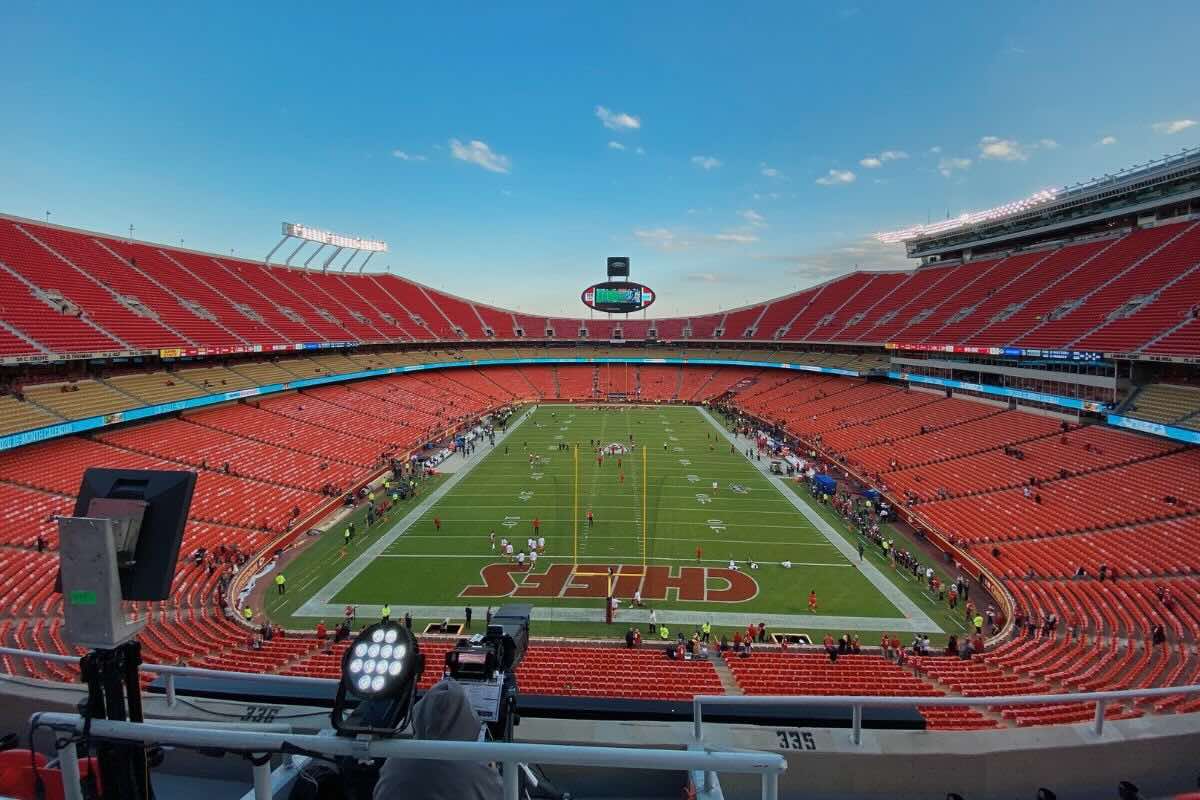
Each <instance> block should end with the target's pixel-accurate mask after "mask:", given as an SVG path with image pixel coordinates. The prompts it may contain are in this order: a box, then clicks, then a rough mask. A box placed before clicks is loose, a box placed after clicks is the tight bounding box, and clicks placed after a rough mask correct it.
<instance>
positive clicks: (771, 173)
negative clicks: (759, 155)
mask: <svg viewBox="0 0 1200 800" xmlns="http://www.w3.org/2000/svg"><path fill="white" fill-rule="evenodd" d="M758 166H759V170H758V171H759V173H761V174H762V175H764V176H765V177H768V178H778V177H780V176H781V175H782V174H783V173H782V172H780V171H779V170H777V169H776V168H775V167H769V166H767V164H766V162H763V163H762V164H759V165H758Z"/></svg>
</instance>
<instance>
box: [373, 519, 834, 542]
mask: <svg viewBox="0 0 1200 800" xmlns="http://www.w3.org/2000/svg"><path fill="white" fill-rule="evenodd" d="M543 521H544V520H543ZM697 524H699V523H697ZM757 527H759V528H762V527H764V526H762V525H759V526H757ZM484 538H485V537H484V535H483V534H481V533H480V534H458V533H410V534H408V535H407V536H405V537H404V540H405V541H410V540H411V541H416V540H418V539H475V540H479V541H482V540H483V539H484ZM551 538H552V537H546V540H547V541H550V539H551ZM591 538H593V539H628V538H629V537H628V535H625V534H622V535H620V536H606V535H603V534H592V536H591ZM654 541H656V542H725V543H726V544H729V543H730V540H729V539H728V538H726V539H717V538H710V539H697V538H695V537H694V536H689V537H688V538H686V539H680V538H672V537H667V536H657V537H655V539H654ZM393 544H395V542H393ZM737 544H777V545H786V546H788V547H833V545H831V544H830V543H829V542H827V541H825V540H824V539H822V540H821V541H819V542H796V541H792V540H790V539H738V540H737Z"/></svg>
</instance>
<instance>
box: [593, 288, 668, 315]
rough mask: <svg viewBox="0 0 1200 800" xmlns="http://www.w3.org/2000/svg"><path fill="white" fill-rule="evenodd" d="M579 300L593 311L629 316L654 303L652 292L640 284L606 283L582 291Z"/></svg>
mask: <svg viewBox="0 0 1200 800" xmlns="http://www.w3.org/2000/svg"><path fill="white" fill-rule="evenodd" d="M580 299H581V300H583V304H584V305H585V306H587V307H588V308H590V309H593V310H594V311H607V312H609V313H613V314H630V313H632V312H634V311H641V310H642V309H644V308H648V307H649V306H650V305H651V304H652V303H653V302H654V292H652V291H651V290H650V287H648V286H643V285H642V284H640V283H630V282H629V281H607V282H605V283H597V284H594V285H592V286H589V287H588V288H586V289H584V290H583V294H582V295H580Z"/></svg>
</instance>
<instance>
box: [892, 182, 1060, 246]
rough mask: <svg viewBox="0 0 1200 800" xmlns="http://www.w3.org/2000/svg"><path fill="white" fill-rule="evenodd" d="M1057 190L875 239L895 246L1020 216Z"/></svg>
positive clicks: (1044, 191) (1043, 203) (1047, 200)
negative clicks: (897, 243)
mask: <svg viewBox="0 0 1200 800" xmlns="http://www.w3.org/2000/svg"><path fill="white" fill-rule="evenodd" d="M1060 193H1061V190H1059V189H1043V190H1041V191H1040V192H1035V193H1033V194H1031V195H1030V196H1029V197H1026V198H1024V199H1023V200H1016V201H1013V202H1011V203H1005V204H1004V205H1000V206H996V207H995V208H989V209H987V210H984V211H969V212H964V213H962V214H959V215H958V216H957V217H954V218H953V219H948V220H944V221H942V222H934V223H930V224H926V225H913V226H912V227H909V228H902V229H901V230H896V231H886V232H882V233H876V234H875V238H876V239H877V240H878V241H880V242H883V243H884V244H895V243H896V242H904V241H908V240H909V239H916V238H918V237H921V236H930V235H933V234H938V233H946V232H947V231H952V230H956V229H958V228H964V227H967V226H969V225H978V224H980V223H983V222H992V221H994V220H997V219H1002V218H1003V217H1008V216H1012V215H1013V214H1020V213H1022V212H1024V211H1028V210H1030V209H1032V208H1036V207H1038V206H1041V205H1045V204H1046V203H1049V202H1051V201H1053V200H1054V199H1055V198H1057V197H1058V196H1059V194H1060Z"/></svg>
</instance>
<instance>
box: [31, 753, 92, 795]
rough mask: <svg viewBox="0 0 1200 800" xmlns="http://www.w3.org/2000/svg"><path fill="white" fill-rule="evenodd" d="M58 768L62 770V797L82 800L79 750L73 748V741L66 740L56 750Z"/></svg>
mask: <svg viewBox="0 0 1200 800" xmlns="http://www.w3.org/2000/svg"><path fill="white" fill-rule="evenodd" d="M32 746H33V743H32V742H30V747H31V748H32ZM58 768H59V769H60V770H61V771H62V784H63V797H64V798H66V800H83V790H82V789H80V788H79V752H78V751H77V750H76V749H75V742H72V741H69V740H68V741H67V743H66V744H64V745H63V747H62V749H61V750H59V751H58Z"/></svg>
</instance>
